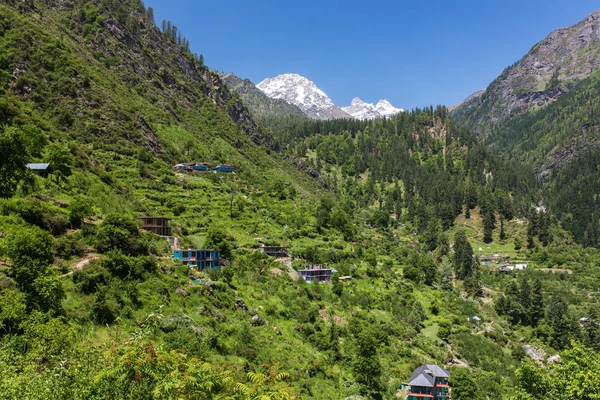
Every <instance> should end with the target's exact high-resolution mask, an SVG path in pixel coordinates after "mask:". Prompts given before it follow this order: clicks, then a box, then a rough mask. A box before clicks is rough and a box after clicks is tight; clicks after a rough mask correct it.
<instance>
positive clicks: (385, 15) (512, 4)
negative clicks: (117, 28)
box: [145, 0, 600, 108]
mask: <svg viewBox="0 0 600 400" xmlns="http://www.w3.org/2000/svg"><path fill="white" fill-rule="evenodd" d="M145 4H146V6H147V7H153V8H154V14H155V19H156V22H157V24H158V25H159V26H160V22H161V21H162V20H163V19H167V20H171V21H172V22H173V23H174V24H175V25H176V26H177V27H178V28H179V29H180V30H181V31H183V33H184V34H185V36H186V37H187V38H188V39H189V40H190V42H191V49H192V51H194V52H196V53H201V54H203V55H204V57H205V61H206V64H207V65H208V66H209V67H210V68H212V69H215V70H218V71H223V72H234V73H235V74H236V75H238V76H240V77H243V78H248V79H250V80H252V81H253V82H255V83H259V82H260V81H261V80H263V79H264V78H268V77H272V76H276V75H279V74H282V73H287V72H293V73H298V74H300V75H303V76H306V77H307V78H309V79H311V80H313V81H314V82H315V83H316V84H317V86H319V87H320V88H321V89H322V90H323V91H325V92H326V93H327V94H328V95H329V97H331V99H332V100H333V101H334V102H335V103H336V104H337V105H339V106H345V105H348V104H349V103H350V101H351V100H352V98H353V97H355V96H358V97H360V98H361V99H363V100H365V101H369V102H376V101H377V100H379V99H380V98H385V99H388V100H389V101H390V102H392V104H394V105H395V106H397V107H403V108H412V107H415V106H425V105H430V104H433V105H436V104H446V105H452V104H455V103H458V102H460V101H462V100H463V99H464V98H465V97H467V96H468V95H470V94H471V93H473V92H475V91H477V90H479V89H483V88H485V87H486V86H487V85H488V84H489V83H490V82H491V81H492V80H493V79H494V78H495V77H496V76H498V75H499V74H500V73H501V72H502V70H503V69H504V68H505V67H507V66H508V65H510V64H512V63H513V62H515V61H517V60H519V59H520V58H521V57H522V56H523V55H525V54H526V53H527V52H528V51H529V49H530V48H531V47H532V46H533V45H534V44H535V43H537V42H538V41H540V40H542V39H543V38H544V37H546V35H547V34H549V33H550V32H551V31H552V30H554V29H557V28H560V27H564V26H568V25H572V24H575V23H577V22H579V21H580V20H582V19H583V18H584V17H585V16H587V15H588V14H590V13H591V12H592V11H594V10H595V9H596V8H598V7H600V4H599V3H598V2H597V1H592V0H576V1H572V2H571V1H569V2H565V1H564V0H561V1H558V0H518V1H517V0H505V1H494V2H490V1H481V0H455V1H448V0H445V1H438V0H434V1H419V0H412V1H404V0H396V1H393V0H387V1H383V0H370V1H367V0H363V1H355V0H346V1H339V0H321V1H318V0H304V1H294V2H292V1H285V0H254V1H248V0H227V1H214V0H213V1H210V2H207V1H202V0H200V1H198V0H146V1H145Z"/></svg>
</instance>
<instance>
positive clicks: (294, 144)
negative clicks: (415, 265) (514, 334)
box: [263, 107, 537, 250]
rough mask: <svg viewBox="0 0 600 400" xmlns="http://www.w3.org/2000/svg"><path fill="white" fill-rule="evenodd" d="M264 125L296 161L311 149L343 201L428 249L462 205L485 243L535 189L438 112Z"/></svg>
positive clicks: (520, 170) (523, 172)
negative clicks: (380, 214)
mask: <svg viewBox="0 0 600 400" xmlns="http://www.w3.org/2000/svg"><path fill="white" fill-rule="evenodd" d="M263 124H265V125H266V126H267V127H268V128H269V129H270V130H271V132H272V134H273V135H274V136H276V137H277V138H278V140H279V141H280V142H282V145H283V147H286V148H287V149H288V151H290V152H292V153H294V154H295V155H297V156H300V157H305V156H306V155H307V154H308V151H309V150H311V151H312V152H313V153H314V154H315V157H314V158H313V159H310V158H309V161H311V162H312V163H313V166H314V167H315V168H317V169H318V170H319V171H320V172H321V173H322V174H323V175H324V176H325V180H326V182H327V183H328V184H329V185H330V186H331V187H333V188H334V190H336V191H337V192H338V193H339V194H340V195H341V196H342V198H349V199H351V200H352V201H353V202H355V204H356V206H358V207H371V206H374V208H376V209H379V210H382V211H385V212H387V213H388V214H395V215H396V216H397V220H398V221H402V222H410V223H412V224H413V225H414V227H415V230H416V231H417V233H418V234H419V235H423V237H426V238H427V239H426V241H427V246H428V247H429V249H430V250H434V249H435V248H437V247H438V246H439V245H444V243H445V242H446V240H445V239H444V237H443V236H442V232H443V231H444V230H446V229H448V228H449V227H450V226H452V224H453V222H454V219H455V217H456V216H457V215H458V214H460V213H461V212H462V211H463V209H465V207H466V210H467V214H469V213H470V210H471V209H473V208H474V207H476V206H478V205H479V206H481V209H482V216H483V219H484V227H485V230H484V233H485V240H486V242H489V241H491V240H492V232H493V231H494V229H496V227H497V215H500V226H501V228H503V227H504V220H510V219H512V218H513V217H514V215H515V213H518V214H524V213H525V212H526V210H528V208H529V205H528V204H530V203H531V201H532V199H533V198H534V197H535V193H536V191H537V184H536V181H535V178H534V175H533V173H531V171H529V170H528V169H527V168H524V167H521V166H518V165H514V164H512V163H507V162H505V161H503V160H502V159H501V158H499V157H497V156H494V155H492V154H491V153H489V152H488V151H487V150H486V149H485V148H484V147H483V146H482V145H481V144H479V143H478V142H477V140H476V139H475V137H474V136H472V135H471V133H470V132H469V131H467V130H465V129H461V128H458V127H456V126H455V125H454V124H453V122H452V121H451V120H450V118H449V117H448V112H447V110H446V109H445V108H444V107H437V108H433V107H429V108H425V109H423V110H420V109H417V110H414V111H413V112H410V113H401V114H399V115H397V116H395V117H393V118H391V119H382V120H375V121H356V120H331V121H314V120H306V119H303V118H299V117H295V116H285V117H278V118H276V117H270V118H264V119H263ZM298 139H303V140H301V141H300V142H299V141H298ZM502 231H503V229H502ZM501 236H502V237H504V236H505V232H504V231H503V232H501Z"/></svg>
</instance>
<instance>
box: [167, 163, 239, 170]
mask: <svg viewBox="0 0 600 400" xmlns="http://www.w3.org/2000/svg"><path fill="white" fill-rule="evenodd" d="M173 170H174V171H176V172H214V173H217V172H224V173H229V172H235V168H234V167H233V166H231V165H230V164H217V166H216V167H214V168H212V169H211V168H210V166H209V165H208V164H206V163H202V162H201V163H194V164H186V163H180V164H175V165H174V166H173Z"/></svg>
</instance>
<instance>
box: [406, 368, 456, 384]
mask: <svg viewBox="0 0 600 400" xmlns="http://www.w3.org/2000/svg"><path fill="white" fill-rule="evenodd" d="M449 377H450V373H449V372H448V371H447V370H445V369H443V368H441V367H439V366H437V365H435V364H426V365H421V366H420V367H419V368H417V369H416V370H415V372H413V374H412V377H411V378H410V382H409V383H408V384H409V385H411V386H424V387H433V386H434V385H435V378H449Z"/></svg>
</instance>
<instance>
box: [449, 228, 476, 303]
mask: <svg viewBox="0 0 600 400" xmlns="http://www.w3.org/2000/svg"><path fill="white" fill-rule="evenodd" d="M453 265H454V271H455V274H456V277H457V278H458V279H462V280H464V282H465V290H466V291H467V293H469V294H471V295H473V296H479V295H480V294H481V290H482V287H481V279H480V271H479V262H478V261H477V260H476V259H475V258H474V257H473V248H472V247H471V244H470V243H469V240H468V239H467V235H466V233H465V231H459V232H457V233H456V236H455V238H454V258H453Z"/></svg>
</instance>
